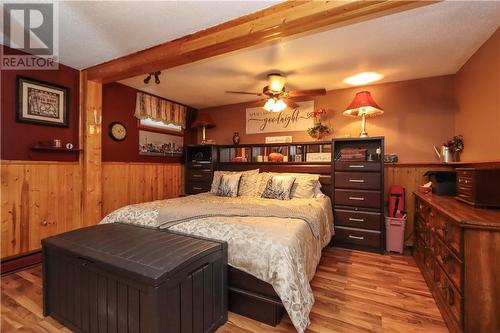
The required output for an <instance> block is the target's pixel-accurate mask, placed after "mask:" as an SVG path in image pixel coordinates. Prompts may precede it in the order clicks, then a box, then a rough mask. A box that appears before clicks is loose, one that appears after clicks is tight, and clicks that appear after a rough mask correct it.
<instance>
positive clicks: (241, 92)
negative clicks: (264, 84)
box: [226, 90, 262, 96]
mask: <svg viewBox="0 0 500 333" xmlns="http://www.w3.org/2000/svg"><path fill="white" fill-rule="evenodd" d="M226 93H227V94H240V95H255V96H262V93H254V92H248V91H232V90H228V91H226Z"/></svg>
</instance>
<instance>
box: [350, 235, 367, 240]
mask: <svg viewBox="0 0 500 333" xmlns="http://www.w3.org/2000/svg"><path fill="white" fill-rule="evenodd" d="M349 238H352V239H358V240H363V239H365V238H364V237H363V236H353V235H349Z"/></svg>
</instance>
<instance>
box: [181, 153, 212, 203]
mask: <svg viewBox="0 0 500 333" xmlns="http://www.w3.org/2000/svg"><path fill="white" fill-rule="evenodd" d="M185 156H186V178H185V179H186V187H185V192H186V194H187V195H189V194H197V193H201V192H208V191H210V186H211V184H212V179H213V175H214V166H215V164H216V163H217V149H216V147H215V146H214V145H188V146H186V154H185Z"/></svg>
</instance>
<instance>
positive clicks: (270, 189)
mask: <svg viewBox="0 0 500 333" xmlns="http://www.w3.org/2000/svg"><path fill="white" fill-rule="evenodd" d="M294 182H295V177H294V176H285V175H273V176H272V177H271V178H270V179H269V180H268V182H267V185H266V188H265V189H264V192H262V197H263V198H268V199H279V200H289V199H290V193H291V191H292V187H293V183H294Z"/></svg>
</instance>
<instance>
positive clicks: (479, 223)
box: [413, 192, 500, 231]
mask: <svg viewBox="0 0 500 333" xmlns="http://www.w3.org/2000/svg"><path fill="white" fill-rule="evenodd" d="M413 194H415V196H417V197H418V198H420V199H422V200H423V201H425V202H426V203H428V204H429V205H431V206H432V207H433V208H435V209H436V210H438V211H439V212H440V213H441V214H443V215H445V216H447V217H448V218H450V219H452V220H454V221H456V222H458V223H460V225H461V226H462V227H464V228H473V229H489V230H494V231H500V209H484V208H475V207H474V206H470V205H467V204H465V203H463V202H460V201H458V200H456V199H455V197H451V196H440V195H435V194H432V195H429V194H422V193H419V192H413Z"/></svg>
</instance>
